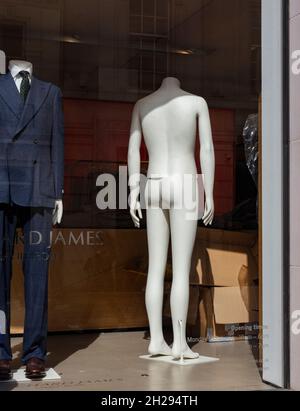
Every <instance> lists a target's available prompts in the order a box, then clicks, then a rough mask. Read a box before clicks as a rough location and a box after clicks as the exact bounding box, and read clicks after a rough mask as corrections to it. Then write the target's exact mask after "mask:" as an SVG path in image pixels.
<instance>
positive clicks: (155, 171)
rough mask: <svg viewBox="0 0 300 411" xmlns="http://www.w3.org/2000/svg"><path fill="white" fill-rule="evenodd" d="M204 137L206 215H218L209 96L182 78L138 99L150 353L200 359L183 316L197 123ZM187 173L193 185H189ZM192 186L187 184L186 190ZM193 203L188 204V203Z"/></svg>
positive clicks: (136, 215)
mask: <svg viewBox="0 0 300 411" xmlns="http://www.w3.org/2000/svg"><path fill="white" fill-rule="evenodd" d="M198 127H199V131H200V139H201V154H200V157H201V168H202V172H203V175H204V177H203V178H204V189H205V194H206V205H205V210H202V215H203V214H204V216H203V221H204V223H205V224H206V225H210V224H211V223H212V221H213V217H214V201H213V185H214V169H215V159H214V148H213V141H212V132H211V125H210V118H209V111H208V107H207V104H206V102H205V100H204V99H203V98H201V97H198V96H195V95H192V94H189V93H187V92H185V91H184V90H182V89H181V87H180V82H179V80H178V79H176V78H173V77H169V78H166V79H165V80H164V81H163V83H162V85H161V87H160V89H159V90H157V91H156V92H154V93H153V94H151V95H150V96H147V97H146V98H144V99H142V100H140V101H139V102H138V103H137V104H136V106H135V108H134V112H133V118H132V127H131V137H130V143H129V154H128V165H129V175H130V182H129V184H130V189H131V197H130V209H131V215H132V219H133V221H134V224H135V226H136V227H139V226H140V219H141V218H142V211H141V205H140V202H139V195H140V186H139V184H140V180H139V177H138V176H139V175H140V145H141V140H142V136H143V137H144V140H145V144H146V147H147V150H148V154H149V168H148V175H147V177H148V180H147V185H146V189H145V200H146V205H147V236H148V248H149V270H148V281H147V289H146V306H147V313H148V318H149V324H150V333H151V343H150V347H149V353H150V354H151V355H172V356H173V357H174V358H180V357H184V358H189V359H190V358H191V359H193V358H198V357H199V355H198V354H197V353H194V352H193V351H192V350H191V349H190V348H189V346H188V344H187V339H186V321H187V313H188V305H189V275H190V269H191V257H192V252H193V248H194V243H195V238H196V232H197V226H198V214H199V212H201V210H199V191H198V182H197V167H196V161H195V143H196V136H197V128H198ZM185 178H188V181H189V184H188V185H187V184H186V180H185ZM186 186H187V190H186ZM187 191H188V192H189V193H190V194H192V193H193V194H192V195H191V197H192V198H193V199H194V203H193V204H194V205H195V210H193V213H192V215H193V218H191V209H190V208H189V207H187V205H186V201H185V199H184V198H183V196H185V195H186V192H187ZM189 204H190V203H189ZM170 236H171V239H172V260H173V264H172V267H173V283H172V291H171V314H172V323H173V334H174V342H173V346H172V348H170V347H169V346H168V345H167V343H166V341H165V339H164V335H163V324H162V309H163V295H164V275H165V269H166V264H167V257H168V248H169V242H170Z"/></svg>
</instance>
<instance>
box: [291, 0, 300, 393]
mask: <svg viewBox="0 0 300 411" xmlns="http://www.w3.org/2000/svg"><path fill="white" fill-rule="evenodd" d="M290 6H291V7H290V12H291V15H290V32H291V35H290V41H291V54H292V53H293V52H294V51H295V50H300V0H290ZM298 67H299V68H300V63H299V64H298ZM290 89H291V106H290V113H291V141H290V155H291V256H290V257H291V315H292V332H291V384H292V388H294V389H297V390H300V369H299V364H300V326H299V325H297V320H296V318H297V319H299V318H300V315H298V314H299V313H297V311H299V310H300V253H299V244H300V223H299V222H300V191H299V187H300V116H299V112H300V74H295V73H293V71H291V87H290ZM293 317H294V318H293ZM298 330H299V331H298Z"/></svg>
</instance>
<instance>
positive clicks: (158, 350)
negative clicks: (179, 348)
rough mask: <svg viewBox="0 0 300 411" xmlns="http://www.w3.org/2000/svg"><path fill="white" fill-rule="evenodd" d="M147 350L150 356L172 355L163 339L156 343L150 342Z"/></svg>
mask: <svg viewBox="0 0 300 411" xmlns="http://www.w3.org/2000/svg"><path fill="white" fill-rule="evenodd" d="M148 351H149V354H150V355H151V356H152V357H154V356H158V355H164V356H167V357H168V356H172V350H171V348H170V347H169V346H168V344H167V343H166V342H165V341H163V342H162V343H158V344H157V343H154V342H151V344H150V346H149V350H148Z"/></svg>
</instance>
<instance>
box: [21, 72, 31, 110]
mask: <svg viewBox="0 0 300 411" xmlns="http://www.w3.org/2000/svg"><path fill="white" fill-rule="evenodd" d="M19 74H20V76H21V77H22V83H21V87H20V95H21V97H22V99H23V101H24V103H25V101H26V98H27V96H28V93H29V90H30V81H29V77H30V74H29V73H28V71H20V73H19Z"/></svg>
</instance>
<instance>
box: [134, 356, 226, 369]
mask: <svg viewBox="0 0 300 411" xmlns="http://www.w3.org/2000/svg"><path fill="white" fill-rule="evenodd" d="M139 358H140V359H141V360H147V361H154V362H161V363H167V364H173V365H177V366H178V365H179V366H181V367H186V366H193V365H204V364H209V363H214V362H218V361H220V360H219V358H214V357H205V356H200V357H199V358H197V359H191V360H186V359H184V360H182V359H179V360H176V359H175V358H174V357H163V356H157V357H153V356H151V355H142V356H141V357H139Z"/></svg>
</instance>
